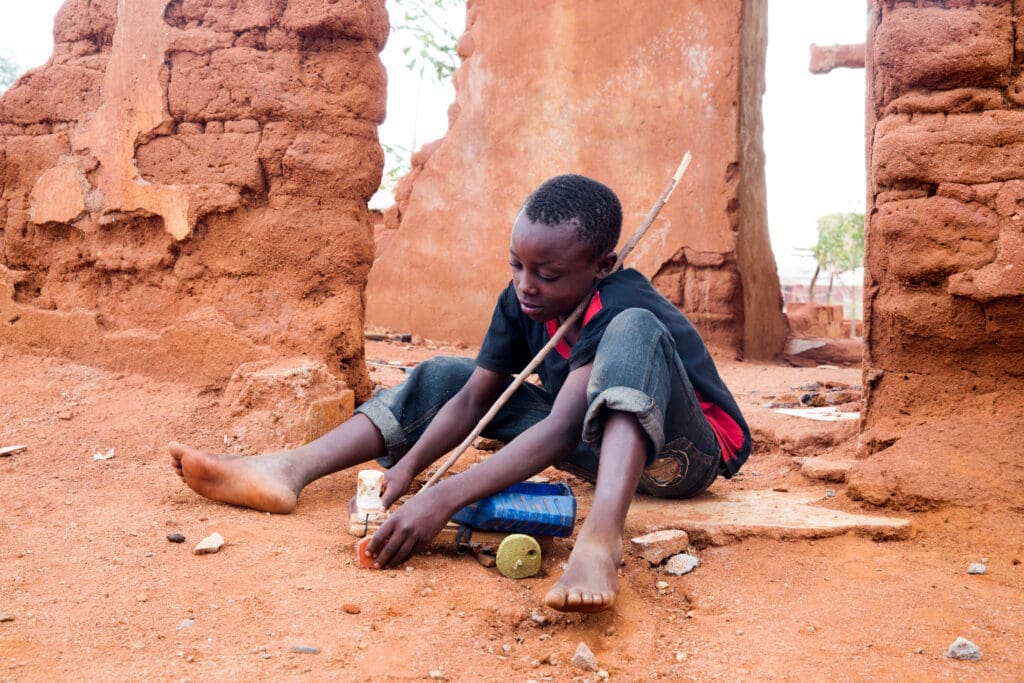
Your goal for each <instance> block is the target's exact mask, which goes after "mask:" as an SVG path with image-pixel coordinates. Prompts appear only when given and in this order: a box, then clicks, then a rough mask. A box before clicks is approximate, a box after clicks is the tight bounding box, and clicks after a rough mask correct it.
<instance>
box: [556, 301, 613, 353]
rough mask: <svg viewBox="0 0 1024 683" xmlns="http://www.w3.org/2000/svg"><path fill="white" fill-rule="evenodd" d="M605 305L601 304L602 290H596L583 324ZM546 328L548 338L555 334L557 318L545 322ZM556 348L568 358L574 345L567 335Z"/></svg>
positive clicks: (585, 312)
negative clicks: (570, 343)
mask: <svg viewBox="0 0 1024 683" xmlns="http://www.w3.org/2000/svg"><path fill="white" fill-rule="evenodd" d="M602 308H604V306H603V305H602V304H601V292H594V298H593V299H591V300H590V305H589V306H587V310H586V311H584V313H583V324H584V325H586V324H587V323H589V322H590V320H591V318H593V317H594V316H595V315H597V314H598V313H600V312H601V309H602ZM544 329H545V330H547V332H548V339H550V338H551V337H553V336H555V332H557V331H558V323H557V322H556V321H555V320H549V321H547V322H546V323H544ZM555 350H556V351H558V354H559V355H560V356H561V357H562V358H568V357H569V354H570V353H572V347H571V346H569V342H567V341H565V337H562V338H561V339H559V340H558V343H557V344H555Z"/></svg>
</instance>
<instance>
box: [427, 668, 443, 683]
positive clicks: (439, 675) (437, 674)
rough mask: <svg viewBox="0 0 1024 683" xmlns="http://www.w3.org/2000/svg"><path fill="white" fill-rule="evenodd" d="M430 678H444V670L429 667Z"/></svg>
mask: <svg viewBox="0 0 1024 683" xmlns="http://www.w3.org/2000/svg"><path fill="white" fill-rule="evenodd" d="M430 680H432V681H441V680H444V672H443V671H441V670H440V669H431V670H430Z"/></svg>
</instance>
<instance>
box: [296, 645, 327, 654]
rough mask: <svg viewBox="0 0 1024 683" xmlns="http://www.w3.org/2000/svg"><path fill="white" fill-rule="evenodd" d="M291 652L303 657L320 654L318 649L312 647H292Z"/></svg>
mask: <svg viewBox="0 0 1024 683" xmlns="http://www.w3.org/2000/svg"><path fill="white" fill-rule="evenodd" d="M292 652H298V653H299V654H303V655H318V654H320V648H318V647H313V646H312V645H292Z"/></svg>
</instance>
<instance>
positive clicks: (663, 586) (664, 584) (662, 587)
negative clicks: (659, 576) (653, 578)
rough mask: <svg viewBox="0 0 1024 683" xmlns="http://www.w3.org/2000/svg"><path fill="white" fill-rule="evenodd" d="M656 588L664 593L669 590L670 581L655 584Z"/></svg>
mask: <svg viewBox="0 0 1024 683" xmlns="http://www.w3.org/2000/svg"><path fill="white" fill-rule="evenodd" d="M654 587H655V588H657V589H658V590H660V591H663V590H665V589H666V588H668V581H659V582H658V583H656V584H654Z"/></svg>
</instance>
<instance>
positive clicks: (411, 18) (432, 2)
mask: <svg viewBox="0 0 1024 683" xmlns="http://www.w3.org/2000/svg"><path fill="white" fill-rule="evenodd" d="M395 4H396V5H397V6H398V7H399V8H400V9H401V10H402V18H401V19H400V20H398V21H396V22H394V24H392V26H391V30H392V31H393V32H395V33H396V34H404V35H406V36H408V37H410V38H411V39H412V44H410V45H407V46H406V47H404V48H402V54H404V55H405V56H406V59H407V61H406V64H405V66H406V68H407V69H409V71H411V72H413V73H418V74H420V76H421V77H422V76H423V74H424V73H425V72H426V71H427V69H428V68H429V69H430V72H431V74H432V76H433V77H434V78H435V79H436V80H437V82H438V83H446V82H447V81H450V80H451V78H452V74H453V73H455V69H456V68H457V67H458V66H459V57H458V54H457V53H456V51H455V43H456V41H457V40H458V38H459V37H458V36H457V35H456V34H455V27H453V26H450V25H449V24H448V23H447V21H445V17H446V16H447V15H448V13H449V12H450V11H451V10H454V9H456V8H459V7H465V6H466V2H465V0H395Z"/></svg>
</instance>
